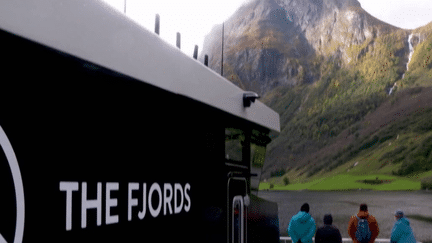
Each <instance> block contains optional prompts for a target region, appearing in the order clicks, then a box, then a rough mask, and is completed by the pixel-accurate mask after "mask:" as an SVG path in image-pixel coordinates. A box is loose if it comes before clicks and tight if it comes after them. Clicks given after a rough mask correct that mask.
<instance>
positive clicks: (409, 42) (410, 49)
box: [402, 33, 414, 79]
mask: <svg viewBox="0 0 432 243" xmlns="http://www.w3.org/2000/svg"><path fill="white" fill-rule="evenodd" d="M412 36H413V34H412V33H411V34H410V35H409V37H408V46H409V56H408V62H407V64H406V68H407V71H408V64H409V63H410V61H411V57H412V55H413V53H414V48H413V46H412V44H411V38H412ZM404 77H405V73H404V74H403V75H402V79H403V78H404Z"/></svg>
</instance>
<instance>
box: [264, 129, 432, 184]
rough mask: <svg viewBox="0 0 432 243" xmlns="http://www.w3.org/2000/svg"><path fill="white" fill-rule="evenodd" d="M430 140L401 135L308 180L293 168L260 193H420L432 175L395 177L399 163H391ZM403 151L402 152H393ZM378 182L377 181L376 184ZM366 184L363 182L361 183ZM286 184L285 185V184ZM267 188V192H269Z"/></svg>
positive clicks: (304, 173)
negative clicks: (345, 191)
mask: <svg viewBox="0 0 432 243" xmlns="http://www.w3.org/2000/svg"><path fill="white" fill-rule="evenodd" d="M431 136H432V131H431V132H426V133H423V134H421V135H419V134H417V133H409V132H407V133H405V134H403V133H401V134H400V135H397V138H393V139H391V140H388V141H386V142H383V143H381V144H377V145H375V147H374V149H370V150H363V151H361V152H360V153H358V154H357V156H355V157H353V158H351V159H350V160H348V161H347V162H345V163H343V164H341V165H339V166H337V167H335V168H334V169H333V170H330V171H329V170H326V169H322V170H321V171H319V172H318V173H315V174H313V175H312V176H309V175H308V168H307V167H304V168H296V169H291V170H288V171H286V172H285V174H283V175H282V176H279V177H272V178H270V179H268V180H266V181H264V182H261V184H260V187H259V188H260V190H267V189H271V190H306V189H307V190H316V191H320V190H322V191H327V190H359V189H362V190H388V191H396V190H420V189H421V181H422V180H425V179H428V180H429V179H431V178H432V171H427V172H414V173H412V174H408V175H398V174H397V173H395V172H397V171H399V170H400V168H402V166H403V165H404V163H403V162H396V163H395V162H393V159H394V157H400V156H406V157H407V158H408V157H411V156H410V155H408V154H406V153H408V152H411V153H413V152H412V151H414V152H415V151H416V149H418V148H419V147H421V144H423V142H424V141H425V140H426V139H427V138H429V137H431ZM401 147H406V149H405V150H403V151H402V152H399V151H397V152H394V151H395V150H397V149H398V148H401ZM377 178H378V180H377ZM365 180H366V182H365ZM288 181H289V183H287V182H288ZM270 187H271V188H270Z"/></svg>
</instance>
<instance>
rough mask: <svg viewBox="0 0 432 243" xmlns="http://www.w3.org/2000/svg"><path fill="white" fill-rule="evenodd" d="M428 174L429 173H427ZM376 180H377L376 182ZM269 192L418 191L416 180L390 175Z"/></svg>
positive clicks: (262, 186)
mask: <svg viewBox="0 0 432 243" xmlns="http://www.w3.org/2000/svg"><path fill="white" fill-rule="evenodd" d="M429 174H430V173H429ZM376 178H378V180H376ZM271 184H273V183H272V182H261V183H260V186H259V189H260V190H267V189H270V185H271ZM273 185H274V186H273V188H272V189H271V190H312V191H329V190H330V191H332V190H341V191H343V190H359V189H362V190H384V191H398V190H420V181H418V179H417V178H416V179H412V178H405V177H398V176H391V175H382V174H375V175H363V176H362V175H352V174H339V175H336V176H333V177H329V178H321V179H317V180H312V181H310V182H306V183H292V184H288V185H282V184H273Z"/></svg>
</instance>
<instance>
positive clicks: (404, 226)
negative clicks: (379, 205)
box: [390, 210, 416, 243]
mask: <svg viewBox="0 0 432 243" xmlns="http://www.w3.org/2000/svg"><path fill="white" fill-rule="evenodd" d="M395 220H396V222H395V224H394V226H393V229H392V231H391V239H390V241H391V243H416V239H415V238H414V233H413V231H412V229H411V226H410V222H409V220H408V219H407V218H405V217H404V213H403V211H402V210H397V211H396V212H395Z"/></svg>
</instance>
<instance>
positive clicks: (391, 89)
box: [389, 82, 396, 95]
mask: <svg viewBox="0 0 432 243" xmlns="http://www.w3.org/2000/svg"><path fill="white" fill-rule="evenodd" d="M394 87H396V82H395V83H394V84H393V87H391V88H390V91H389V95H391V93H392V91H393V88H394Z"/></svg>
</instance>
